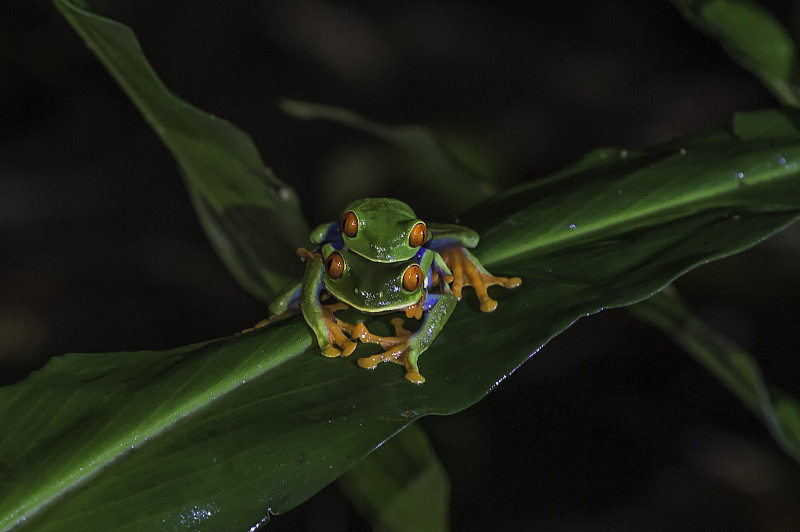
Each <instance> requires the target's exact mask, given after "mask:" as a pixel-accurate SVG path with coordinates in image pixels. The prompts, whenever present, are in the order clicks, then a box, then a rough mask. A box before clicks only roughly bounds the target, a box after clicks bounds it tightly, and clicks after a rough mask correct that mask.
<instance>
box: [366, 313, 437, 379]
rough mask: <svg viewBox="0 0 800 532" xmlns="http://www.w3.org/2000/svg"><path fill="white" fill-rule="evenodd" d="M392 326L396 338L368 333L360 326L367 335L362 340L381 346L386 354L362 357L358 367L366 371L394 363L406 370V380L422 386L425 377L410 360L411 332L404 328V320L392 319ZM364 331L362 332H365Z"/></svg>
mask: <svg viewBox="0 0 800 532" xmlns="http://www.w3.org/2000/svg"><path fill="white" fill-rule="evenodd" d="M391 324H392V326H393V327H394V334H395V335H394V336H377V335H373V334H371V333H369V331H366V327H364V326H363V324H360V325H361V326H362V328H363V331H366V334H363V335H362V336H360V338H361V340H362V341H364V342H366V343H373V344H379V345H380V346H381V347H382V348H383V349H385V351H384V352H382V353H378V354H377V355H372V356H369V357H362V358H359V359H358V365H359V366H361V367H362V368H364V369H375V368H376V367H378V364H380V363H382V362H394V363H395V364H400V365H401V366H405V368H406V375H405V377H406V379H408V380H409V381H411V382H413V383H415V384H422V383H423V382H425V377H423V376H422V375H420V373H419V371H417V368H415V367H413V365H412V364H411V362H410V361H409V359H408V350H409V345H410V344H409V341H410V340H411V336H412V333H411V331H408V330H406V329H405V328H404V327H403V319H402V318H392V320H391ZM363 331H362V332H363Z"/></svg>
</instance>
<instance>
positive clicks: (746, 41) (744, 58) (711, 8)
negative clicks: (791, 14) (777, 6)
mask: <svg viewBox="0 0 800 532" xmlns="http://www.w3.org/2000/svg"><path fill="white" fill-rule="evenodd" d="M673 2H674V3H675V5H676V6H677V7H678V9H679V10H680V11H681V13H682V14H683V16H684V17H686V19H687V20H688V21H689V22H691V23H692V24H693V25H694V26H696V27H697V28H698V29H700V30H702V31H704V32H705V33H708V34H709V35H711V36H712V37H714V38H715V39H717V40H719V42H720V44H722V47H723V48H725V50H726V51H727V52H728V54H729V55H730V56H731V57H733V59H734V60H736V61H737V62H738V63H739V64H740V65H742V66H743V67H744V68H746V69H747V70H749V71H750V72H752V73H753V74H755V75H756V76H758V77H759V78H760V79H761V81H762V82H763V83H764V85H766V86H767V88H768V89H769V90H770V91H772V93H773V94H774V95H775V97H776V98H778V100H779V101H780V102H781V103H783V104H784V105H790V106H793V107H798V106H800V87H799V86H798V80H797V69H798V62H797V50H796V47H795V44H794V41H793V40H792V37H791V35H789V32H788V31H787V30H786V28H784V27H783V25H782V24H781V23H780V22H778V21H777V20H775V17H773V16H772V15H771V14H770V13H769V11H767V10H766V9H765V8H764V7H763V6H761V5H759V4H757V3H756V2H753V1H751V0H673Z"/></svg>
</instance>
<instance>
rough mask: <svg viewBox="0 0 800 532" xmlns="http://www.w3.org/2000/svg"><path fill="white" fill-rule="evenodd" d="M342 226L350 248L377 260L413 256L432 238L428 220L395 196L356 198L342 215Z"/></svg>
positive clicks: (401, 258)
mask: <svg viewBox="0 0 800 532" xmlns="http://www.w3.org/2000/svg"><path fill="white" fill-rule="evenodd" d="M339 228H340V229H341V231H342V239H343V240H344V243H345V245H346V246H347V247H348V248H349V249H351V250H353V251H355V252H356V253H358V254H359V255H361V256H363V257H366V258H367V259H369V260H371V261H376V262H396V261H403V260H407V259H410V258H411V257H413V256H414V255H415V254H416V253H417V251H419V248H420V246H422V245H423V244H425V242H427V240H428V228H427V227H426V225H425V222H423V221H422V220H420V219H419V218H417V215H416V214H414V211H413V210H411V207H409V206H408V205H406V204H405V203H403V202H402V201H398V200H396V199H391V198H366V199H361V200H357V201H354V202H353V203H351V204H350V205H348V206H347V208H345V210H344V212H343V213H342V216H341V218H339Z"/></svg>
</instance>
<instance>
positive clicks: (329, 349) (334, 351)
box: [322, 346, 349, 358]
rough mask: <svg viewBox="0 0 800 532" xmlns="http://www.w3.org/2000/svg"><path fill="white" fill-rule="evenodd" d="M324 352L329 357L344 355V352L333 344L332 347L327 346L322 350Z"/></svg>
mask: <svg viewBox="0 0 800 532" xmlns="http://www.w3.org/2000/svg"><path fill="white" fill-rule="evenodd" d="M322 354H323V355H324V356H326V357H328V358H336V357H339V356H342V352H341V351H339V350H338V349H336V348H335V347H333V346H331V347H326V348H325V349H324V350H323V351H322ZM348 354H349V353H348Z"/></svg>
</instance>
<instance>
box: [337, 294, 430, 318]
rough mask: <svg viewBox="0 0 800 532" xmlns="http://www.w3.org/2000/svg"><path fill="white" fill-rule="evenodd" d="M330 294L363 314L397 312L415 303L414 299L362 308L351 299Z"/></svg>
mask: <svg viewBox="0 0 800 532" xmlns="http://www.w3.org/2000/svg"><path fill="white" fill-rule="evenodd" d="M331 295H332V296H333V297H335V298H336V299H338V300H339V301H341V302H343V303H347V304H348V305H350V306H351V307H353V308H354V309H356V310H357V311H359V312H363V313H365V314H372V315H380V314H389V313H392V312H397V311H399V310H405V309H407V308H408V307H409V306H411V305H413V304H414V303H416V300H415V301H414V302H412V303H393V304H391V305H386V306H382V307H381V308H379V309H372V308H364V307H362V306H360V305H357V304H356V303H353V302H352V301H348V300H347V299H346V298H344V297H340V296H338V295H336V294H331Z"/></svg>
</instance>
